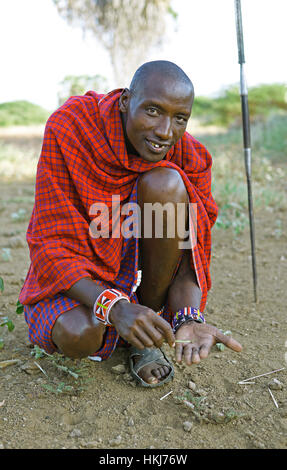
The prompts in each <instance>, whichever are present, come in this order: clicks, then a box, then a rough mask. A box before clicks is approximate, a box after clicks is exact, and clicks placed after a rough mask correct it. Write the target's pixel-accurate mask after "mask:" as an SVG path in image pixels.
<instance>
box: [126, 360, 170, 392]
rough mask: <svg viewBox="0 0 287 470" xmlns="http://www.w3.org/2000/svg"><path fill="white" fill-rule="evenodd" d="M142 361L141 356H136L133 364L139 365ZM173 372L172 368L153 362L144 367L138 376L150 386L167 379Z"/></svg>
mask: <svg viewBox="0 0 287 470" xmlns="http://www.w3.org/2000/svg"><path fill="white" fill-rule="evenodd" d="M140 359H141V356H134V357H133V362H134V364H137V363H138V362H139V361H140ZM170 372H171V368H170V367H168V366H164V365H162V364H160V363H158V362H156V361H155V362H152V363H151V364H148V365H146V366H143V367H142V368H141V369H140V370H139V371H138V375H139V376H140V377H141V378H142V379H143V381H144V382H146V383H148V384H152V385H153V384H157V383H159V382H160V381H161V380H163V379H165V378H166V377H167V376H168V374H169V373H170Z"/></svg>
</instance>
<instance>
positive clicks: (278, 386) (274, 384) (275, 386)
mask: <svg viewBox="0 0 287 470" xmlns="http://www.w3.org/2000/svg"><path fill="white" fill-rule="evenodd" d="M268 387H269V388H270V389H271V390H282V389H283V383H282V382H280V380H278V379H272V380H271V382H269V384H268Z"/></svg>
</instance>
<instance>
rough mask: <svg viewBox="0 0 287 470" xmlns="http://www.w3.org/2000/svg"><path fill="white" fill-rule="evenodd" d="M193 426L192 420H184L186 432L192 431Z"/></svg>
mask: <svg viewBox="0 0 287 470" xmlns="http://www.w3.org/2000/svg"><path fill="white" fill-rule="evenodd" d="M191 428H192V423H191V422H190V421H184V423H183V429H184V431H185V432H190V431H191Z"/></svg>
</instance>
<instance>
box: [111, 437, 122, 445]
mask: <svg viewBox="0 0 287 470" xmlns="http://www.w3.org/2000/svg"><path fill="white" fill-rule="evenodd" d="M121 442H122V436H121V435H118V436H117V437H115V438H114V439H111V440H110V441H109V444H110V445H111V446H118V445H120V443H121Z"/></svg>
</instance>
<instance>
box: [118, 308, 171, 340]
mask: <svg viewBox="0 0 287 470" xmlns="http://www.w3.org/2000/svg"><path fill="white" fill-rule="evenodd" d="M109 320H110V322H111V323H112V325H113V326H114V327H115V329H116V330H117V332H118V334H119V335H120V336H121V337H122V338H123V339H125V340H126V341H128V343H130V344H131V345H132V346H135V347H136V348H138V349H144V348H151V347H156V348H160V347H161V346H162V344H163V342H164V341H166V342H167V343H168V344H169V346H170V347H174V345H175V337H174V334H173V331H172V328H171V326H170V324H169V323H168V322H167V321H166V320H164V319H163V318H162V317H161V316H159V315H157V314H156V313H155V312H154V311H153V310H152V309H151V308H148V307H145V306H143V305H139V304H133V303H129V302H127V301H126V300H120V301H118V302H117V303H116V304H115V305H114V306H113V307H112V308H111V311H110V314H109Z"/></svg>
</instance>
